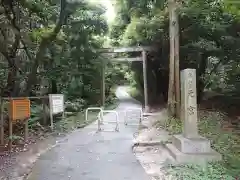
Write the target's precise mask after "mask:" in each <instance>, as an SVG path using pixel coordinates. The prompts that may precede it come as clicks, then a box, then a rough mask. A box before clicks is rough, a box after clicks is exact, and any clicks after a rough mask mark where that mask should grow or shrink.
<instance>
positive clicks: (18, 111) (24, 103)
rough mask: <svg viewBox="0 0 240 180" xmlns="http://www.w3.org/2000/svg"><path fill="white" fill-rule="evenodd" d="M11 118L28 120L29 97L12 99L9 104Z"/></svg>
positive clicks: (13, 119)
mask: <svg viewBox="0 0 240 180" xmlns="http://www.w3.org/2000/svg"><path fill="white" fill-rule="evenodd" d="M9 117H10V120H12V121H16V120H21V121H22V120H27V119H28V118H29V117H30V100H29V99H11V100H10V104H9Z"/></svg>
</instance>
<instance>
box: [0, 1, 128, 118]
mask: <svg viewBox="0 0 240 180" xmlns="http://www.w3.org/2000/svg"><path fill="white" fill-rule="evenodd" d="M105 10H106V9H105V8H104V7H103V6H101V5H99V4H96V3H95V4H94V3H89V2H87V1H86V2H85V1H80V2H77V1H76V2H74V1H72V2H68V1H67V0H11V1H9V0H1V6H0V17H1V20H0V23H1V25H0V32H1V33H0V41H1V42H0V59H1V63H0V69H1V70H0V73H1V75H0V90H1V96H2V97H27V96H30V97H36V96H40V97H41V96H45V95H48V94H49V93H50V94H51V93H53V94H55V93H63V94H64V95H65V99H66V101H67V108H69V110H70V111H73V110H74V111H79V110H81V109H83V108H85V107H87V106H89V105H99V104H100V103H101V102H100V101H101V98H100V97H101V96H100V91H101V78H100V77H101V73H102V60H103V59H104V58H103V57H100V54H99V53H98V51H97V50H98V49H99V48H101V47H103V45H104V43H105V39H106V38H105V37H106V35H107V32H108V25H107V21H106V20H105V17H104V13H105ZM108 66H109V69H110V70H112V71H109V69H108V71H106V72H105V74H106V88H105V89H106V97H107V102H111V100H112V98H113V95H112V94H111V92H110V89H111V87H112V85H113V84H115V83H116V82H117V80H116V78H117V76H118V77H123V76H124V74H123V72H121V71H122V70H121V67H120V66H119V65H118V66H117V65H116V66H113V65H112V64H109V63H108ZM108 66H107V67H108ZM114 69H115V70H114ZM112 72H115V73H112ZM118 72H119V73H118ZM96 77H99V78H96ZM115 77H116V78H115ZM4 103H7V102H5V101H4ZM32 106H33V109H32V117H35V116H42V110H41V101H40V102H39V100H37V101H35V100H32ZM38 106H39V107H38ZM6 110H7V104H6V105H5V114H6V115H7V112H6ZM67 110H68V109H67ZM35 119H36V120H37V121H38V119H39V118H35ZM30 121H31V120H30Z"/></svg>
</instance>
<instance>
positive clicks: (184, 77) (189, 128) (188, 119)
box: [181, 69, 199, 138]
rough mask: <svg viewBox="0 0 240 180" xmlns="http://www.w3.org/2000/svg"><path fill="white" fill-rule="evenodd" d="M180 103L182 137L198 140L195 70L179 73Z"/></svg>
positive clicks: (185, 70)
mask: <svg viewBox="0 0 240 180" xmlns="http://www.w3.org/2000/svg"><path fill="white" fill-rule="evenodd" d="M181 103H182V104H181V118H182V119H181V120H182V122H183V135H184V137H186V138H198V137H199V135H198V127H197V92H196V69H184V70H182V71H181Z"/></svg>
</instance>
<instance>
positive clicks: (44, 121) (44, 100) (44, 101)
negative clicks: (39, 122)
mask: <svg viewBox="0 0 240 180" xmlns="http://www.w3.org/2000/svg"><path fill="white" fill-rule="evenodd" d="M42 104H43V125H45V126H46V125H47V111H46V108H47V107H46V99H45V98H43V99H42Z"/></svg>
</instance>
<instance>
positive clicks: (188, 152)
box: [167, 69, 221, 163]
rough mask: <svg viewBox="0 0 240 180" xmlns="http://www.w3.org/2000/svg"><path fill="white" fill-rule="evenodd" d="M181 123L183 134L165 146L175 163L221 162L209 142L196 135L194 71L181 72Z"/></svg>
mask: <svg viewBox="0 0 240 180" xmlns="http://www.w3.org/2000/svg"><path fill="white" fill-rule="evenodd" d="M181 121H182V123H183V134H181V135H174V136H173V140H172V144H167V148H168V149H169V150H170V152H171V154H172V155H173V157H174V158H175V159H176V161H177V162H179V163H187V162H190V163H202V162H207V161H215V160H221V155H220V154H219V153H217V152H216V151H214V150H213V149H212V148H211V145H210V141H209V140H208V139H206V138H204V137H202V136H200V135H199V134H198V121H197V92H196V70H195V69H185V70H182V71H181Z"/></svg>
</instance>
